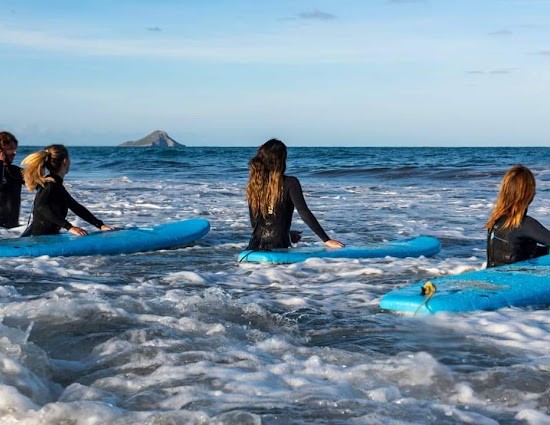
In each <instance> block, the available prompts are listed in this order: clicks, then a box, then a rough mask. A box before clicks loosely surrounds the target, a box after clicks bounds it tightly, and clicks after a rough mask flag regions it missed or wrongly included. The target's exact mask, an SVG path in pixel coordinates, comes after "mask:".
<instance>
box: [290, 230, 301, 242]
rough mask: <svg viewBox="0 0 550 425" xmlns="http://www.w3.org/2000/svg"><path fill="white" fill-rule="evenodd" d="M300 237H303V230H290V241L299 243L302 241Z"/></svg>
mask: <svg viewBox="0 0 550 425" xmlns="http://www.w3.org/2000/svg"><path fill="white" fill-rule="evenodd" d="M300 239H302V232H299V231H298V230H291V231H290V242H292V243H298V242H300Z"/></svg>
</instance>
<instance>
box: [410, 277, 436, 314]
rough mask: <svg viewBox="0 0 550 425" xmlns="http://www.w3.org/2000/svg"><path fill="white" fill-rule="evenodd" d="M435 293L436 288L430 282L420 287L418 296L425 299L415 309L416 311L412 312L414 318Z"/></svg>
mask: <svg viewBox="0 0 550 425" xmlns="http://www.w3.org/2000/svg"><path fill="white" fill-rule="evenodd" d="M436 291H437V288H436V286H435V285H434V284H433V283H432V282H431V281H429V280H428V281H427V282H426V283H425V284H424V285H422V288H421V290H420V295H422V296H424V297H426V299H425V300H424V301H422V304H420V305H419V306H418V308H417V309H416V311H415V312H414V316H416V313H418V311H419V310H420V309H421V308H422V307H423V306H424V305H426V304H427V303H428V301H430V298H432V297H433V295H434V294H435V293H436Z"/></svg>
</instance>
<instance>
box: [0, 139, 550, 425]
mask: <svg viewBox="0 0 550 425" xmlns="http://www.w3.org/2000/svg"><path fill="white" fill-rule="evenodd" d="M32 150H33V148H29V147H27V148H22V149H20V152H19V154H18V157H17V159H16V162H18V161H19V160H20V159H22V158H23V157H24V156H25V155H26V154H28V153H29V152H31V151H32ZM70 152H71V158H72V164H71V171H70V173H69V174H68V175H67V178H66V181H65V184H66V186H67V188H68V190H69V191H70V192H71V193H72V194H73V196H74V197H75V198H76V199H77V200H79V201H80V202H81V203H83V204H84V205H86V206H87V207H88V208H89V209H90V210H91V211H93V212H94V213H95V214H96V215H97V216H98V217H100V218H101V219H103V220H104V221H105V222H106V223H107V224H110V225H114V226H117V227H124V226H136V225H138V226H140V225H145V226H150V225H153V224H159V223H166V222H170V221H174V220H182V219H186V218H191V217H203V218H206V219H208V220H209V221H210V223H211V226H212V229H211V231H210V233H209V234H208V235H207V236H206V237H204V238H203V239H201V240H199V241H197V242H196V243H195V244H192V245H191V246H188V247H183V248H181V249H176V250H166V251H158V252H149V253H141V254H133V255H118V256H92V257H69V258H63V257H57V258H49V257H40V258H12V259H2V260H1V262H0V423H1V424H29V425H30V424H33V425H34V424H75V425H90V424H117V425H119V424H120V425H122V424H151V425H152V424H158V425H160V424H197V425H198V424H201V425H202V424H227V425H229V424H235V425H236V424H313V423H314V424H399V425H404V424H482V425H485V424H486V425H493V424H550V407H549V406H550V388H549V387H550V385H549V383H550V313H549V311H548V310H547V309H529V308H527V309H519V308H505V309H502V310H499V311H494V312H473V313H467V314H452V315H451V314H449V315H447V314H439V315H436V316H430V317H425V316H424V317H411V316H401V315H397V314H394V313H389V312H386V311H382V310H381V309H380V308H379V306H378V304H379V300H380V297H381V296H382V295H384V294H385V293H387V292H389V291H391V290H392V289H394V288H397V287H400V286H403V285H406V284H409V283H413V282H417V281H424V280H427V279H432V278H436V277H439V276H446V275H451V274H457V273H463V272H467V271H471V270H478V269H481V268H483V267H484V263H485V230H484V228H483V226H484V223H485V220H486V219H487V216H488V214H489V212H490V210H491V207H492V205H493V202H494V200H495V197H496V195H497V191H498V185H499V182H500V180H501V178H502V176H503V174H504V172H505V171H506V170H507V169H508V168H509V167H510V166H511V165H513V164H515V163H523V164H524V165H527V166H529V167H530V168H531V169H532V170H533V171H534V173H535V175H536V179H537V184H538V186H537V196H536V198H535V200H534V202H533V204H532V205H531V207H530V209H529V212H530V214H531V215H532V216H534V217H536V218H538V219H539V220H540V221H541V222H542V223H543V224H545V225H546V226H550V207H549V206H548V205H549V203H548V199H549V197H550V193H549V189H550V171H549V169H548V164H549V163H550V149H548V148H527V149H526V148H521V149H520V148H367V147H365V148H290V149H289V158H288V166H287V174H289V175H295V176H297V177H298V178H299V179H300V181H301V183H302V186H303V189H304V192H305V196H306V200H307V202H308V204H309V206H310V208H311V210H312V211H313V212H314V214H315V215H316V216H317V218H318V219H319V221H320V223H321V224H322V226H323V227H324V228H325V230H326V231H327V232H328V233H329V235H330V236H331V237H332V238H334V239H338V240H341V241H343V242H345V243H346V244H348V245H358V244H366V243H369V242H370V241H381V240H392V239H399V238H406V237H411V236H417V235H432V236H435V237H437V238H439V239H440V240H441V242H442V250H441V252H440V253H439V254H438V255H436V256H434V257H431V258H422V257H421V258H407V259H396V258H389V257H387V258H379V259H365V260H356V259H351V260H345V259H311V260H308V261H306V262H304V263H299V264H293V265H276V266H274V265H253V264H238V263H237V261H236V257H237V255H238V253H239V252H240V251H241V250H243V249H244V248H245V247H246V245H247V242H248V238H249V235H250V225H249V217H248V209H247V206H246V201H245V196H244V185H245V184H246V179H247V162H248V160H249V159H250V158H251V157H252V156H253V154H254V152H255V149H254V148H213V147H212V148H204V147H187V148H183V149H178V150H171V149H167V150H155V149H147V148H145V149H142V148H134V149H124V148H115V147H102V148H89V147H78V148H77V147H74V148H71V149H70ZM32 199H33V195H32V194H29V193H27V192H24V194H23V206H22V209H23V211H22V214H21V216H22V218H21V224H22V225H21V227H20V228H18V229H12V230H5V229H2V230H0V235H1V236H2V237H16V236H18V235H19V233H20V232H21V231H22V230H23V229H24V227H25V224H26V221H27V219H28V216H29V213H30V210H31V205H32ZM69 220H70V221H71V222H72V223H74V224H75V225H79V226H83V227H85V228H87V229H89V230H92V229H91V228H90V226H89V225H88V224H87V223H85V222H83V221H82V220H80V219H78V218H76V217H74V216H73V215H70V216H69ZM293 227H294V228H295V229H297V230H303V241H302V243H303V244H304V245H310V246H314V245H317V244H320V241H319V240H318V238H317V237H316V236H315V235H314V234H313V233H312V232H311V231H310V230H309V229H308V228H307V227H306V226H305V225H304V223H303V222H302V221H301V220H300V218H299V216H298V215H297V214H295V217H294V222H293ZM549 288H550V286H549ZM549 290H550V289H549Z"/></svg>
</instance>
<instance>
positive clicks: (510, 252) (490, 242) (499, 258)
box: [485, 165, 550, 268]
mask: <svg viewBox="0 0 550 425" xmlns="http://www.w3.org/2000/svg"><path fill="white" fill-rule="evenodd" d="M535 188H536V183H535V177H534V176H533V173H532V172H531V171H530V170H529V169H528V168H527V167H524V166H522V165H515V166H513V167H512V168H511V169H510V170H508V172H507V173H506V174H505V175H504V178H503V179H502V183H501V185H500V192H499V194H498V197H497V200H496V203H495V206H494V208H493V210H492V212H491V215H490V216H489V219H488V221H487V224H486V225H485V227H486V228H487V267H488V268H489V267H495V266H502V265H504V264H512V263H515V262H517V261H523V260H528V259H530V258H535V257H539V256H541V255H545V254H548V247H549V246H550V231H549V230H548V229H546V228H545V227H544V226H543V225H542V224H540V223H539V222H538V221H537V220H535V219H534V218H532V217H530V216H528V215H527V208H528V207H529V205H530V204H531V202H532V201H533V198H534V197H535Z"/></svg>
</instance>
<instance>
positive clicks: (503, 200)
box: [485, 164, 536, 230]
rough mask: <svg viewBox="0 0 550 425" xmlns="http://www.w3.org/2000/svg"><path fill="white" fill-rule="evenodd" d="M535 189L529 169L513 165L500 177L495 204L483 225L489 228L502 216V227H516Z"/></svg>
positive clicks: (533, 178) (531, 199)
mask: <svg viewBox="0 0 550 425" xmlns="http://www.w3.org/2000/svg"><path fill="white" fill-rule="evenodd" d="M535 190H536V183H535V177H534V176H533V173H532V172H531V170H529V168H527V167H524V166H523V165H521V164H518V165H514V166H513V167H512V168H510V169H509V170H508V171H507V172H506V174H505V175H504V177H503V179H502V182H501V184H500V191H499V193H498V196H497V200H496V203H495V206H494V208H493V210H492V211H491V215H490V216H489V219H488V220H487V224H486V225H485V227H486V228H487V229H488V230H491V229H492V228H493V226H494V225H495V223H496V222H497V221H499V220H500V219H502V218H503V219H504V221H503V223H502V229H514V228H516V227H518V226H519V225H520V223H521V220H523V217H524V216H525V213H526V212H527V207H529V204H531V202H532V201H533V198H534V197H535Z"/></svg>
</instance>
